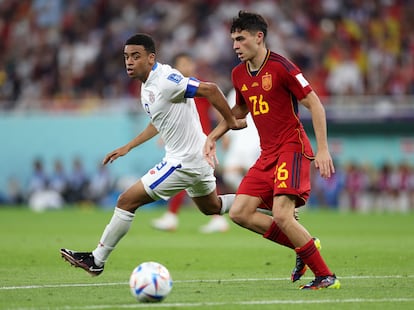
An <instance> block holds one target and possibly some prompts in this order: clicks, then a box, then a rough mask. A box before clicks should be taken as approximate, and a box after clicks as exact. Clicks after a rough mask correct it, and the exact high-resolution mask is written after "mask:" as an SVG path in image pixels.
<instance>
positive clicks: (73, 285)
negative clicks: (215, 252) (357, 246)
mask: <svg viewBox="0 0 414 310" xmlns="http://www.w3.org/2000/svg"><path fill="white" fill-rule="evenodd" d="M306 278H307V277H305V278H304V279H306ZM308 278H309V279H312V278H310V277H308ZM384 278H386V279H401V278H414V275H407V276H402V275H388V276H344V277H342V276H341V277H339V279H384ZM255 281H290V279H289V278H247V279H203V280H202V279H200V280H174V283H203V282H204V283H214V282H255ZM118 285H128V282H113V283H111V282H108V283H67V284H43V285H41V284H39V285H22V286H0V291H6V290H22V289H45V288H66V287H88V286H97V287H99V286H118Z"/></svg>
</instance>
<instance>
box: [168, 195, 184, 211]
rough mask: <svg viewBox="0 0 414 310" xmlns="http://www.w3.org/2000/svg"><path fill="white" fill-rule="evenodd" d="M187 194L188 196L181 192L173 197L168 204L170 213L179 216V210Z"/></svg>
mask: <svg viewBox="0 0 414 310" xmlns="http://www.w3.org/2000/svg"><path fill="white" fill-rule="evenodd" d="M185 194H186V192H185V191H181V192H179V193H178V194H177V195H175V196H174V197H171V199H170V201H169V204H168V211H170V212H171V213H174V214H177V213H178V210H180V208H181V206H182V204H183V202H184V199H185Z"/></svg>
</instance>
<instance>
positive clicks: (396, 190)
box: [0, 157, 414, 212]
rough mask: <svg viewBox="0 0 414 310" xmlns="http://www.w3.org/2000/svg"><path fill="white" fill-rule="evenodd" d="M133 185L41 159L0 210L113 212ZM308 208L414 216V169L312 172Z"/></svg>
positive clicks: (227, 187)
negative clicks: (90, 208) (10, 207)
mask: <svg viewBox="0 0 414 310" xmlns="http://www.w3.org/2000/svg"><path fill="white" fill-rule="evenodd" d="M48 168H49V169H48ZM68 168H70V169H68ZM224 168H225V167H224ZM244 169H246V168H244ZM243 171H244V172H243ZM245 171H246V170H241V171H240V173H241V174H244V173H245ZM216 176H217V180H218V190H219V191H221V192H223V193H226V192H229V193H233V192H235V191H236V190H237V184H238V182H239V181H235V180H234V178H231V177H230V178H229V175H228V172H226V170H225V169H224V170H223V169H222V168H220V167H218V169H217V170H216ZM131 182H132V180H131V179H130V177H128V176H126V177H124V178H119V179H115V178H114V177H113V176H111V174H110V172H109V171H108V170H107V169H106V167H105V166H102V165H101V164H100V163H99V164H98V165H97V167H96V170H95V171H94V172H90V171H89V170H88V169H85V167H84V165H83V163H82V160H81V158H79V157H75V158H74V159H73V161H72V163H71V167H65V164H64V163H63V162H62V161H61V160H59V159H57V160H55V161H54V162H53V163H52V165H51V167H45V163H44V162H43V160H42V159H40V158H35V159H34V160H33V163H32V172H31V174H30V177H29V179H28V180H26V181H24V182H22V180H18V179H16V178H10V179H9V182H8V187H7V189H6V190H5V191H0V206H1V205H29V207H31V208H32V209H34V210H36V211H43V210H45V209H58V208H61V207H63V206H64V205H93V206H100V207H104V208H105V207H110V208H112V207H113V205H114V204H115V203H116V199H117V197H118V194H119V193H120V192H121V191H122V190H124V189H125V188H126V187H128V186H129V185H131ZM307 206H308V207H309V208H327V209H337V210H348V211H351V212H409V211H413V210H414V167H413V166H412V165H410V164H408V163H407V162H404V161H403V162H400V163H398V164H391V163H384V164H383V165H382V166H380V167H379V168H377V167H374V166H372V165H369V164H360V163H356V162H349V163H345V164H340V163H338V162H337V163H336V173H335V174H333V175H332V177H331V178H329V179H323V178H321V177H320V176H319V172H318V171H316V169H313V170H312V193H311V197H310V199H309V201H308V204H307Z"/></svg>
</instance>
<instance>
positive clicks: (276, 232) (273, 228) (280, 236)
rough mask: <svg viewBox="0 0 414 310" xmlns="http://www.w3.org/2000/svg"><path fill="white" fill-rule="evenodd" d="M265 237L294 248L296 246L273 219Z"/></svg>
mask: <svg viewBox="0 0 414 310" xmlns="http://www.w3.org/2000/svg"><path fill="white" fill-rule="evenodd" d="M263 237H264V238H266V239H269V240H272V241H274V242H276V243H279V244H281V245H284V246H286V247H288V248H291V249H294V248H295V246H294V245H293V244H292V242H290V240H289V238H288V237H287V236H286V235H285V234H284V233H283V232H282V231H281V230H280V228H279V226H277V224H276V223H275V222H274V221H273V222H272V225H270V228H269V229H268V231H266V232H265V233H264V235H263Z"/></svg>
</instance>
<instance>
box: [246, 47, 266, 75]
mask: <svg viewBox="0 0 414 310" xmlns="http://www.w3.org/2000/svg"><path fill="white" fill-rule="evenodd" d="M266 55H267V48H266V47H262V48H260V49H259V50H258V51H257V54H256V56H255V57H253V58H252V59H251V60H249V69H250V70H251V71H257V70H259V69H260V67H261V66H262V64H263V62H264V61H265V59H266Z"/></svg>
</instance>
